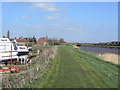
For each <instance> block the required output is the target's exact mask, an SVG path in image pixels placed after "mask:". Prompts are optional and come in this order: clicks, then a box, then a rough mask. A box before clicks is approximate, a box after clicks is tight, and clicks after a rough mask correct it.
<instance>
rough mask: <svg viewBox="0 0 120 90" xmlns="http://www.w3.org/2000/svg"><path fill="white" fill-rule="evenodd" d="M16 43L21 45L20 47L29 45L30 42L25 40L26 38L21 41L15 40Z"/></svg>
mask: <svg viewBox="0 0 120 90" xmlns="http://www.w3.org/2000/svg"><path fill="white" fill-rule="evenodd" d="M15 41H16V42H17V43H18V44H19V45H23V46H25V45H27V44H28V43H29V41H28V40H26V39H24V38H20V39H15Z"/></svg>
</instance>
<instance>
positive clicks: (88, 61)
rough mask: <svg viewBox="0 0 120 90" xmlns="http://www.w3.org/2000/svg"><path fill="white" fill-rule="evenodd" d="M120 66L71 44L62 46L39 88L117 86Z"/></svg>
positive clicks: (38, 84) (38, 83)
mask: <svg viewBox="0 0 120 90" xmlns="http://www.w3.org/2000/svg"><path fill="white" fill-rule="evenodd" d="M117 80H118V67H117V66H115V65H112V64H110V63H107V62H104V61H102V60H100V59H98V58H95V57H93V56H91V55H88V54H86V53H85V52H82V51H80V50H77V49H74V48H73V47H71V46H60V47H59V49H58V52H57V55H56V57H55V60H54V61H53V63H52V66H51V68H50V69H49V72H48V73H47V74H46V75H45V78H44V79H43V80H42V81H39V79H38V82H35V83H36V84H37V85H35V87H37V88H117V87H118V81H117Z"/></svg>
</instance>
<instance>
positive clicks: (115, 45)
mask: <svg viewBox="0 0 120 90" xmlns="http://www.w3.org/2000/svg"><path fill="white" fill-rule="evenodd" d="M74 44H75V45H77V46H86V47H105V48H120V42H103V43H74Z"/></svg>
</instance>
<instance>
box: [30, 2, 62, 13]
mask: <svg viewBox="0 0 120 90" xmlns="http://www.w3.org/2000/svg"><path fill="white" fill-rule="evenodd" d="M31 8H32V9H37V8H40V9H42V10H41V11H43V12H55V11H61V9H59V8H57V7H56V5H55V3H35V4H33V5H32V6H31Z"/></svg>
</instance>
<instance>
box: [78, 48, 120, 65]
mask: <svg viewBox="0 0 120 90" xmlns="http://www.w3.org/2000/svg"><path fill="white" fill-rule="evenodd" d="M80 50H83V51H85V52H89V53H92V54H94V55H95V57H98V58H100V59H102V60H104V61H107V62H110V63H113V64H120V63H119V62H118V57H119V56H120V54H119V52H118V50H116V49H109V48H100V47H80Z"/></svg>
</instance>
